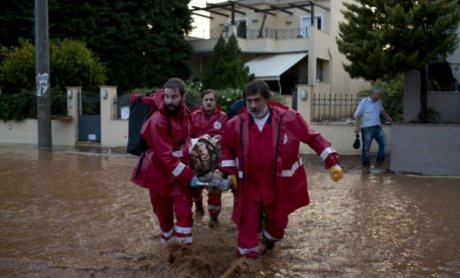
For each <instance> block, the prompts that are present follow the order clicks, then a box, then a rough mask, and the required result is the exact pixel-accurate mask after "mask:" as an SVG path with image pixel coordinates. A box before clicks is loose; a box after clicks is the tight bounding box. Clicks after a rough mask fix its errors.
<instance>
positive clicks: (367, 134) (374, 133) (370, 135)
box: [361, 125, 387, 166]
mask: <svg viewBox="0 0 460 278" xmlns="http://www.w3.org/2000/svg"><path fill="white" fill-rule="evenodd" d="M361 135H362V140H363V154H362V161H363V166H369V164H370V159H369V150H370V149H371V144H372V139H375V141H377V144H378V145H379V149H378V152H377V161H379V162H383V160H384V159H385V145H386V143H387V142H386V141H387V140H386V138H385V133H384V132H383V128H382V127H381V126H379V125H376V126H370V127H363V128H361Z"/></svg>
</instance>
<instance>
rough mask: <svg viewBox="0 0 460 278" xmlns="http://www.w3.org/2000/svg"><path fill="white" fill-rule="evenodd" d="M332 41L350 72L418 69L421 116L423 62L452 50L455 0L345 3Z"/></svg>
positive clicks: (379, 75) (458, 15)
mask: <svg viewBox="0 0 460 278" xmlns="http://www.w3.org/2000/svg"><path fill="white" fill-rule="evenodd" d="M344 5H345V7H346V9H345V10H343V11H342V12H343V15H344V17H345V20H346V21H345V22H342V23H340V24H339V36H338V38H337V44H338V48H339V51H340V52H341V53H343V54H344V55H345V56H346V58H347V59H348V61H349V62H350V63H349V64H346V65H344V68H345V70H346V71H347V72H348V73H349V74H350V76H351V77H362V78H364V79H366V80H370V81H375V80H378V79H383V80H388V79H391V78H393V77H394V76H395V75H396V74H398V73H401V72H406V71H409V70H417V71H419V73H420V76H421V78H420V79H421V84H420V85H421V86H420V87H421V91H420V96H421V97H420V103H421V111H420V115H419V121H420V122H426V121H427V111H428V107H427V87H426V84H427V82H426V69H425V66H426V65H427V64H428V63H429V62H430V61H433V60H437V59H438V58H439V57H445V56H446V55H447V54H449V53H451V52H452V51H453V50H454V49H455V47H456V45H457V42H458V37H457V34H456V33H455V30H456V28H457V26H458V24H459V20H460V9H459V2H458V0H437V1H433V0H406V1H400V0H386V1H380V0H356V1H354V2H348V3H344Z"/></svg>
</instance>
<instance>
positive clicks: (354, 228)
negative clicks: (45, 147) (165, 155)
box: [0, 146, 460, 277]
mask: <svg viewBox="0 0 460 278" xmlns="http://www.w3.org/2000/svg"><path fill="white" fill-rule="evenodd" d="M306 160H307V161H308V162H309V163H307V164H309V165H308V166H307V167H308V173H309V187H310V193H311V200H312V204H311V205H310V206H308V207H305V208H302V209H300V210H298V211H296V212H295V213H293V214H292V215H291V217H290V223H289V226H288V229H287V232H286V238H285V239H284V240H283V241H281V242H280V243H278V244H277V246H276V248H275V249H274V250H273V251H272V252H271V253H269V254H266V255H264V256H261V258H260V259H259V260H257V261H251V262H249V263H248V262H244V261H243V262H242V261H240V260H234V259H235V253H236V252H235V245H236V228H235V226H234V224H233V223H232V222H231V221H230V213H231V204H232V201H233V200H232V199H233V197H232V194H231V193H225V194H224V195H223V196H224V200H223V201H224V204H223V206H224V208H223V213H222V215H221V217H220V219H221V224H220V226H218V227H217V228H216V229H210V228H208V227H207V225H206V224H207V219H206V217H204V218H203V219H196V221H195V227H194V240H195V242H194V246H193V248H192V250H191V251H190V252H189V253H184V254H181V253H177V254H176V257H175V258H174V260H172V261H171V260H170V262H171V263H168V256H167V253H168V250H167V248H166V247H165V246H162V245H160V244H159V238H158V235H159V228H158V226H157V224H156V220H155V219H154V217H153V214H152V212H151V207H150V203H149V198H148V194H147V191H146V190H144V189H142V188H139V187H136V186H134V185H132V184H131V183H130V182H129V176H130V173H131V170H132V168H133V166H134V164H135V162H136V158H135V157H132V156H125V155H120V154H116V153H113V152H109V151H100V152H99V153H95V152H77V151H75V150H66V149H59V150H55V151H54V152H51V151H38V150H36V149H34V148H26V149H21V150H19V149H14V148H12V147H11V146H0V221H1V225H0V240H1V244H0V271H1V272H2V276H3V277H31V276H34V277H35V276H39V277H44V276H45V277H63V276H65V277H93V276H94V277H180V276H182V277H219V276H222V277H460V238H459V235H460V202H458V200H459V199H460V179H456V178H450V179H446V178H444V179H441V178H427V177H424V178H421V177H408V176H397V175H393V174H388V173H382V174H370V175H363V174H361V172H360V171H359V168H358V166H357V165H359V161H358V160H357V159H356V158H353V157H349V158H344V162H343V166H344V168H345V169H346V175H345V178H344V180H342V181H341V182H339V183H333V182H331V181H330V180H329V176H328V174H327V172H325V171H324V170H323V169H322V168H321V167H320V166H321V165H320V163H319V159H318V158H317V157H314V156H311V157H310V156H308V157H307V158H306ZM169 259H171V258H170V257H169Z"/></svg>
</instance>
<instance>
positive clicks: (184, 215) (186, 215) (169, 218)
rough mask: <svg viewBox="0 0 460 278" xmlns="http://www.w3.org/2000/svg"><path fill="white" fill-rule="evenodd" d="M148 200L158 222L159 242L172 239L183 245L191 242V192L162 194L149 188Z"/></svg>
mask: <svg viewBox="0 0 460 278" xmlns="http://www.w3.org/2000/svg"><path fill="white" fill-rule="evenodd" d="M150 202H151V203H152V207H153V212H154V213H155V215H156V216H157V218H158V222H159V224H160V229H161V242H163V243H167V242H168V241H169V240H171V239H173V240H176V241H177V242H179V243H183V244H185V245H190V244H192V242H193V238H192V227H193V214H192V196H191V194H190V193H189V194H179V195H175V196H164V195H160V194H157V193H155V192H153V191H152V190H150ZM174 216H175V217H176V224H174Z"/></svg>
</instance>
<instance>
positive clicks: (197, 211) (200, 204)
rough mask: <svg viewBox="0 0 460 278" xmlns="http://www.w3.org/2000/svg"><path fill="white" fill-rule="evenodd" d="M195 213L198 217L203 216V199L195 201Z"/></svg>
mask: <svg viewBox="0 0 460 278" xmlns="http://www.w3.org/2000/svg"><path fill="white" fill-rule="evenodd" d="M195 214H196V216H198V217H203V215H204V208H203V201H202V200H199V201H195Z"/></svg>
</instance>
